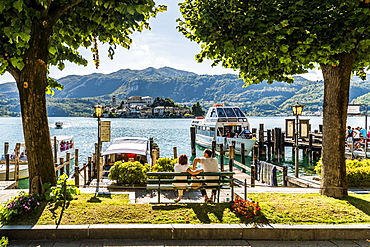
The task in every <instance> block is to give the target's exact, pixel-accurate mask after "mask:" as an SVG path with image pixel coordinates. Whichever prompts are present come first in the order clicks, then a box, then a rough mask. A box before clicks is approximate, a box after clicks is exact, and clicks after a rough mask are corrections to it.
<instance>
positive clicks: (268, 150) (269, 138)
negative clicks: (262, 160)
mask: <svg viewBox="0 0 370 247" xmlns="http://www.w3.org/2000/svg"><path fill="white" fill-rule="evenodd" d="M271 145H272V142H271V130H267V157H268V158H271Z"/></svg>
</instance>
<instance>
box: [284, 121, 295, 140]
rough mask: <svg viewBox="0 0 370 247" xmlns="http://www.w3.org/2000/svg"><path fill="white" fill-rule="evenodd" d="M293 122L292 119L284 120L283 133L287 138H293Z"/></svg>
mask: <svg viewBox="0 0 370 247" xmlns="http://www.w3.org/2000/svg"><path fill="white" fill-rule="evenodd" d="M294 123H295V120H294V119H285V132H286V136H285V137H287V138H294V129H295V125H294Z"/></svg>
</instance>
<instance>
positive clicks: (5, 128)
mask: <svg viewBox="0 0 370 247" xmlns="http://www.w3.org/2000/svg"><path fill="white" fill-rule="evenodd" d="M287 118H289V119H292V118H294V117H293V116H290V117H249V118H248V119H249V122H250V124H251V127H252V128H259V124H261V123H263V124H264V128H265V130H267V129H273V128H275V127H280V128H281V129H282V131H285V119H287ZM300 119H310V124H311V129H312V130H315V129H317V130H318V129H319V125H320V124H322V117H312V116H302V117H300ZM108 120H109V121H111V140H113V139H114V138H117V137H123V136H138V137H147V138H150V137H153V138H154V142H156V143H157V144H158V145H159V147H160V157H171V156H173V147H177V153H178V154H183V153H184V154H187V155H188V156H191V147H190V123H191V119H127V118H109V119H108V118H107V119H105V118H102V121H108ZM57 121H61V122H63V129H55V128H54V127H55V122H57ZM97 125H98V123H97V119H95V118H81V117H50V118H49V126H50V135H51V136H54V135H71V136H73V138H74V142H75V148H78V149H79V162H80V165H81V164H82V163H84V162H87V158H88V157H91V156H92V153H93V152H94V143H96V142H97V141H98V140H97ZM348 125H351V126H362V127H364V125H365V118H364V117H349V118H348ZM0 128H1V136H0V153H3V152H4V151H3V150H4V142H9V152H11V151H12V150H13V148H14V147H15V144H16V143H17V142H23V141H24V138H23V130H22V121H21V118H6V117H0ZM343 136H344V133H343ZM109 145H110V143H103V150H105V149H106V148H107V147H108V146H109ZM200 154H201V153H200V151H199V155H200ZM300 158H301V159H300V164H301V165H302V169H303V170H302V173H311V172H312V169H313V168H312V167H313V165H314V164H308V162H307V160H305V159H302V155H300ZM283 164H287V165H288V166H291V167H294V165H293V164H294V161H293V160H292V157H291V148H286V155H285V159H284V161H283ZM280 165H281V164H280Z"/></svg>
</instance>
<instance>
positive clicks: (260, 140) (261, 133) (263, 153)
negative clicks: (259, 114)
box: [258, 123, 266, 157]
mask: <svg viewBox="0 0 370 247" xmlns="http://www.w3.org/2000/svg"><path fill="white" fill-rule="evenodd" d="M258 146H259V151H260V155H261V156H262V157H266V149H265V130H264V124H263V123H262V124H260V128H259V132H258Z"/></svg>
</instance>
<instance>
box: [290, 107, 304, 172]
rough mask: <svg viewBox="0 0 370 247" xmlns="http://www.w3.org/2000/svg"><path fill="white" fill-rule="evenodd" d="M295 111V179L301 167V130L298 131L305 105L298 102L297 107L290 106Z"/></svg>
mask: <svg viewBox="0 0 370 247" xmlns="http://www.w3.org/2000/svg"><path fill="white" fill-rule="evenodd" d="M290 107H291V108H292V111H293V115H294V116H295V128H294V130H295V131H294V144H295V162H294V164H295V177H296V178H297V177H298V165H299V158H298V155H299V147H298V137H299V129H298V116H299V115H302V111H303V107H304V105H300V104H299V103H298V102H297V104H295V105H292V106H290Z"/></svg>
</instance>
